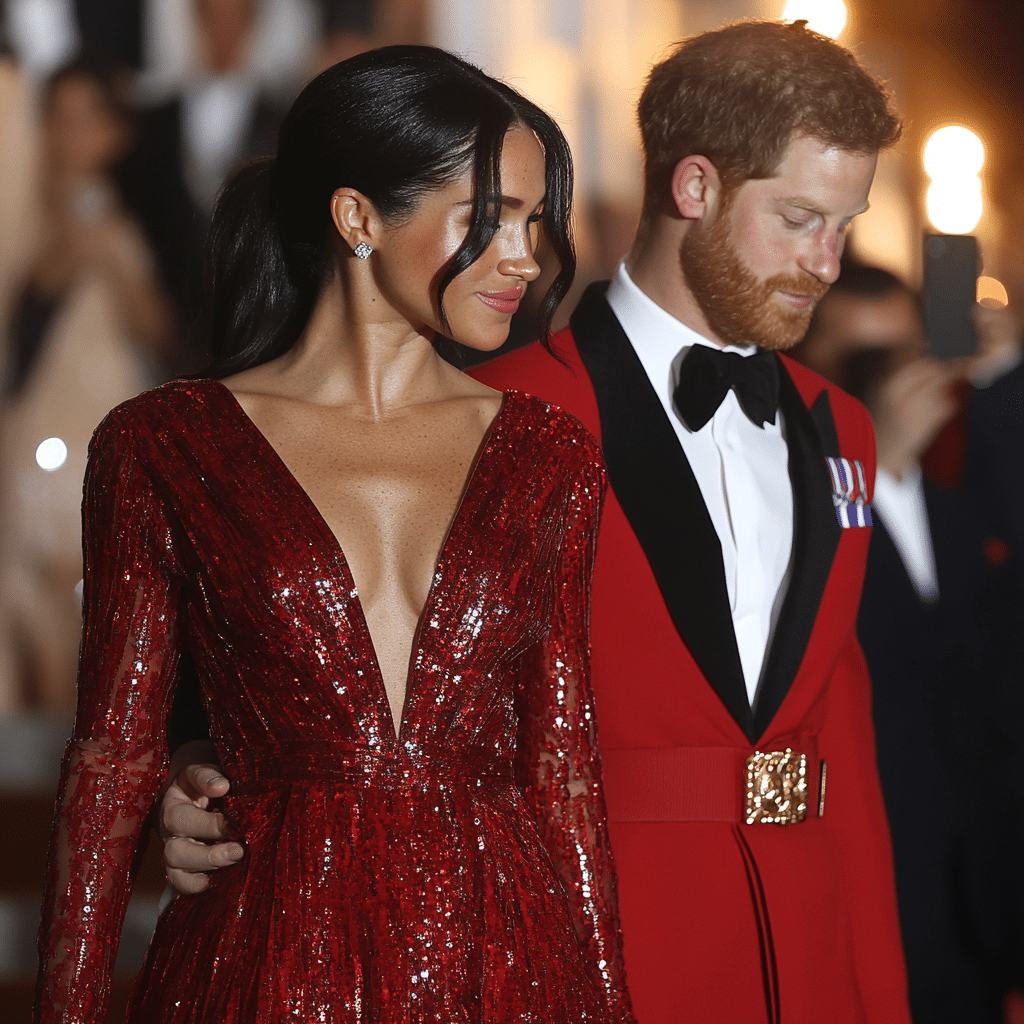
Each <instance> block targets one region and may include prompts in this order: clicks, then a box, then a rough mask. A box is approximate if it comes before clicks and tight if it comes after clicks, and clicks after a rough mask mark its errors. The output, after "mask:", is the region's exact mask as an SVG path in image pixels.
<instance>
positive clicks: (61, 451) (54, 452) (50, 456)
mask: <svg viewBox="0 0 1024 1024" xmlns="http://www.w3.org/2000/svg"><path fill="white" fill-rule="evenodd" d="M67 459H68V446H67V445H66V444H65V443H64V442H63V441H62V440H61V439H60V438H59V437H48V438H47V439H46V440H45V441H40V442H39V447H38V448H36V465H37V466H39V468H40V469H45V470H46V472H47V473H52V472H53V471H54V470H57V469H60V467H61V466H63V465H64V463H65V462H67Z"/></svg>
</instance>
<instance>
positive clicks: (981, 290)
mask: <svg viewBox="0 0 1024 1024" xmlns="http://www.w3.org/2000/svg"><path fill="white" fill-rule="evenodd" d="M978 301H979V302H982V303H984V304H985V305H986V306H989V307H990V308H991V307H993V306H995V307H1001V306H1005V305H1007V304H1008V303H1009V301H1010V296H1009V295H1008V294H1007V292H1006V288H1005V287H1004V286H1003V282H1002V281H1000V280H998V278H995V277H987V276H985V275H982V276H981V277H979V278H978Z"/></svg>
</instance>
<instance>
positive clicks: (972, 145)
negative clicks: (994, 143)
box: [924, 124, 985, 181]
mask: <svg viewBox="0 0 1024 1024" xmlns="http://www.w3.org/2000/svg"><path fill="white" fill-rule="evenodd" d="M984 166H985V147H984V145H982V142H981V139H979V138H978V136H977V135H975V134H974V132H972V131H971V130H970V129H969V128H963V127H961V126H960V125H955V124H951V125H947V126H946V127H945V128H939V129H938V130H937V131H934V132H932V134H931V135H930V136H929V137H928V141H927V142H926V143H925V146H924V169H925V170H926V171H927V172H928V177H929V178H931V179H932V180H933V181H938V180H939V179H940V178H955V177H958V178H973V177H975V176H976V175H977V174H978V172H979V171H980V170H981V169H982V167H984Z"/></svg>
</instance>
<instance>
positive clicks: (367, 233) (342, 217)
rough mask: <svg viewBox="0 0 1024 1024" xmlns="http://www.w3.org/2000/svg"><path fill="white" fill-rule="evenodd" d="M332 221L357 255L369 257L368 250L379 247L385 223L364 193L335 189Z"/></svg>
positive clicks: (352, 189)
mask: <svg viewBox="0 0 1024 1024" xmlns="http://www.w3.org/2000/svg"><path fill="white" fill-rule="evenodd" d="M331 220H332V221H333V222H334V226H335V228H337V231H338V234H339V235H340V236H341V238H342V240H343V241H344V242H346V243H347V244H348V246H349V248H350V249H351V250H352V251H353V252H354V253H356V255H360V256H361V255H362V253H363V252H366V253H367V255H369V251H368V250H373V249H375V248H376V247H377V244H378V242H379V241H380V235H381V229H382V227H383V223H382V221H381V218H380V214H379V213H377V208H376V207H375V206H374V205H373V203H372V202H370V200H369V199H367V197H366V196H364V195H363V193H362V192H357V191H356V190H355V189H354V188H339V189H335V191H334V194H333V195H332V196H331ZM360 246H362V247H363V248H362V249H360Z"/></svg>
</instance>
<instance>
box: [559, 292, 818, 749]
mask: <svg viewBox="0 0 1024 1024" xmlns="http://www.w3.org/2000/svg"><path fill="white" fill-rule="evenodd" d="M607 288H608V283H607V282H606V281H605V282H599V283H597V284H592V285H591V286H590V287H589V288H588V289H587V291H586V292H585V294H584V296H583V298H582V299H581V300H580V303H579V305H578V306H577V307H576V310H575V312H574V313H573V315H572V319H571V325H572V333H573V337H574V338H575V340H576V346H577V348H578V349H579V353H580V356H581V358H582V359H583V364H584V366H585V367H586V369H587V373H588V374H589V375H590V380H591V382H592V384H593V386H594V394H595V396H596V398H597V406H598V410H599V413H600V417H601V437H602V441H601V445H602V448H603V449H604V457H605V461H606V462H607V464H608V476H609V480H610V481H611V486H612V490H613V491H614V492H615V496H616V498H617V499H618V501H619V504H620V505H621V506H622V510H623V511H624V512H625V514H626V518H627V519H628V520H629V524H630V526H631V527H632V528H633V532H634V533H635V534H636V537H637V540H639V542H640V546H641V547H642V548H643V550H644V554H645V555H646V556H647V561H648V563H649V564H650V566H651V570H652V571H653V573H654V578H655V579H656V580H657V582H658V587H659V589H660V590H661V595H662V597H663V598H664V600H665V604H666V606H667V607H668V611H669V614H670V615H671V617H672V621H673V623H674V624H675V627H676V629H677V630H678V631H679V635H680V637H682V640H683V642H684V643H685V644H686V646H687V649H688V650H689V651H690V653H691V654H692V655H693V657H694V660H695V661H696V662H697V664H698V666H699V667H700V670H701V672H703V673H704V676H705V678H706V679H707V680H708V682H709V683H710V684H711V686H712V687H713V688H714V690H715V692H716V693H717V694H718V696H719V697H720V698H721V701H722V703H723V704H724V705H725V707H726V708H727V709H728V711H729V714H731V715H732V717H733V718H734V719H735V720H736V722H737V724H738V725H739V726H740V728H741V729H742V730H743V732H744V733H745V734H746V735H747V736H752V730H753V717H752V715H751V711H750V704H749V701H748V699H747V691H746V687H745V686H744V683H743V668H742V665H741V663H740V655H739V650H738V648H737V646H736V634H735V632H734V630H733V626H732V616H731V614H730V612H729V595H728V592H727V590H726V586H725V569H724V566H723V563H722V548H721V544H720V542H719V540H718V534H717V533H716V532H715V527H714V524H713V523H712V522H711V517H710V516H709V515H708V511H707V508H706V506H705V505H704V499H703V497H702V496H701V493H700V487H699V486H698V485H697V480H696V478H695V477H694V475H693V470H692V469H690V464H689V462H687V460H686V456H685V455H684V454H683V449H682V446H681V445H680V444H679V439H678V438H677V437H676V435H675V431H674V430H673V429H672V424H671V423H670V422H669V420H668V417H667V416H666V415H665V410H664V407H663V406H662V404H661V402H660V401H659V399H658V396H657V394H656V393H655V391H654V388H653V387H652V385H651V382H650V380H649V379H648V377H647V374H646V372H645V371H644V368H643V364H642V363H641V362H640V359H639V357H638V356H637V354H636V352H634V351H633V346H632V345H631V344H630V343H629V339H628V338H627V337H626V334H625V332H624V331H623V330H622V327H621V326H620V325H619V322H618V320H616V319H615V314H614V313H612V311H611V308H610V307H609V306H608V303H607V302H606V301H605V298H604V294H605V292H606V291H607ZM830 493H831V492H830Z"/></svg>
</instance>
